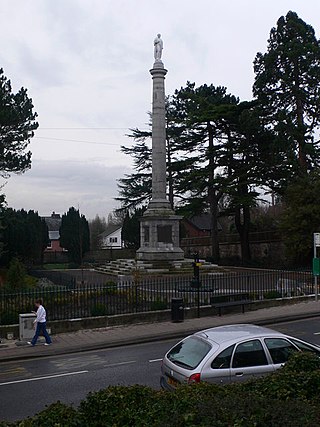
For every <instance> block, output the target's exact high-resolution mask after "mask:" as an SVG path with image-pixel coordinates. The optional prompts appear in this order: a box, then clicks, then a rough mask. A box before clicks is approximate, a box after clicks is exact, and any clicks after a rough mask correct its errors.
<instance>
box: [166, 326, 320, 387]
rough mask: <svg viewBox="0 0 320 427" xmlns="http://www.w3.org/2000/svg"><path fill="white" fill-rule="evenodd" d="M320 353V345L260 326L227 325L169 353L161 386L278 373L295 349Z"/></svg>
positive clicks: (200, 334) (202, 333) (221, 381)
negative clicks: (276, 371)
mask: <svg viewBox="0 0 320 427" xmlns="http://www.w3.org/2000/svg"><path fill="white" fill-rule="evenodd" d="M296 351H309V352H312V353H315V354H317V355H319V357H320V347H319V346H317V345H315V344H310V343H307V342H304V341H301V340H299V339H297V338H293V337H291V336H288V335H284V334H282V333H280V332H276V331H273V330H272V329H268V328H264V327H260V326H256V325H247V324H239V325H227V326H219V327H216V328H211V329H206V330H204V331H199V332H197V333H195V334H193V335H190V336H188V337H187V338H185V339H183V340H182V341H180V342H179V343H178V344H176V345H175V346H174V347H173V348H172V349H171V350H169V351H168V353H167V354H166V355H165V357H164V359H163V361H162V367H161V379H160V384H161V387H162V388H164V389H167V390H173V389H175V388H176V387H177V385H179V384H188V383H198V382H200V381H206V382H212V383H216V384H227V383H230V382H236V381H245V380H248V379H250V378H255V377H260V376H262V375H265V374H268V373H271V372H274V371H275V370H276V369H278V368H280V367H281V366H282V365H283V364H284V363H285V362H286V361H287V360H288V357H289V356H290V354H292V352H296Z"/></svg>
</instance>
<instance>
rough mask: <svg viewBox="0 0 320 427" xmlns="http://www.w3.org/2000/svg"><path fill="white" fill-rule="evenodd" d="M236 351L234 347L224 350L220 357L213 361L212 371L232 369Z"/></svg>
mask: <svg viewBox="0 0 320 427" xmlns="http://www.w3.org/2000/svg"><path fill="white" fill-rule="evenodd" d="M233 349H234V345H231V346H230V347H228V348H226V349H225V350H223V351H222V352H221V353H220V354H218V356H217V357H216V358H215V359H214V360H213V361H212V363H211V368H212V369H226V368H230V362H231V356H232V352H233Z"/></svg>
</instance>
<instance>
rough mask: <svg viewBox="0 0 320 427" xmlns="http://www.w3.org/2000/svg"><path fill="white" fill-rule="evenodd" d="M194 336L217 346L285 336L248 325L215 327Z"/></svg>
mask: <svg viewBox="0 0 320 427" xmlns="http://www.w3.org/2000/svg"><path fill="white" fill-rule="evenodd" d="M194 335H196V336H200V337H201V338H203V339H206V340H209V341H212V342H215V343H216V344H219V345H220V344H223V343H226V342H229V341H231V342H233V341H242V340H243V339H252V338H258V337H261V336H263V337H268V336H272V337H284V336H285V335H284V334H282V333H281V332H277V331H274V330H273V329H269V328H264V327H262V326H257V325H250V324H236V325H224V326H217V327H215V328H210V329H205V330H203V331H199V332H196V333H195V334H194Z"/></svg>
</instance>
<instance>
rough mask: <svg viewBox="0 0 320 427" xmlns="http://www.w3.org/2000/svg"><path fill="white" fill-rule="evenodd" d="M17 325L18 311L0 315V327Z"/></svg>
mask: <svg viewBox="0 0 320 427" xmlns="http://www.w3.org/2000/svg"><path fill="white" fill-rule="evenodd" d="M16 323H19V312H18V311H13V310H12V311H7V312H6V313H2V314H0V325H14V324H16Z"/></svg>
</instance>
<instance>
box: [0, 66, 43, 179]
mask: <svg viewBox="0 0 320 427" xmlns="http://www.w3.org/2000/svg"><path fill="white" fill-rule="evenodd" d="M36 117H37V113H35V112H34V111H33V104H32V99H31V98H29V97H28V95H27V90H26V89H24V88H21V89H20V90H19V91H18V92H17V93H16V94H15V93H12V88H11V82H10V80H8V79H7V78H6V77H5V75H4V73H3V69H2V68H0V175H1V176H5V177H7V176H9V174H10V173H12V172H14V173H21V172H24V171H25V170H27V169H29V168H30V166H31V152H30V151H28V152H26V151H25V150H26V148H27V146H28V144H29V143H30V139H31V138H32V137H33V135H34V130H36V129H37V128H38V123H37V122H36Z"/></svg>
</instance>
